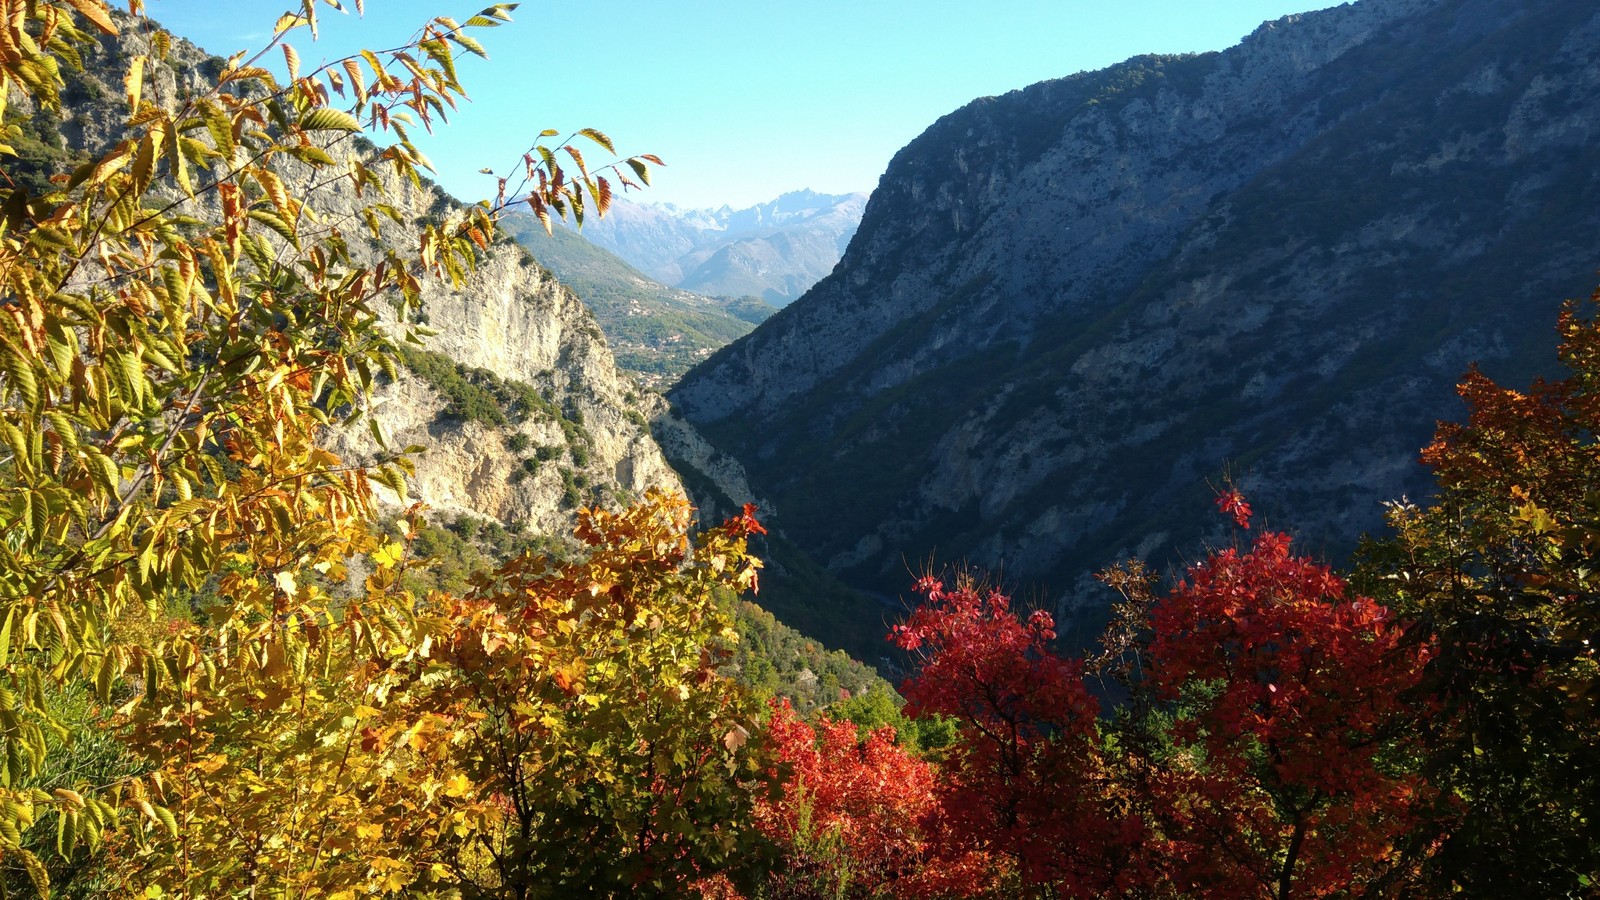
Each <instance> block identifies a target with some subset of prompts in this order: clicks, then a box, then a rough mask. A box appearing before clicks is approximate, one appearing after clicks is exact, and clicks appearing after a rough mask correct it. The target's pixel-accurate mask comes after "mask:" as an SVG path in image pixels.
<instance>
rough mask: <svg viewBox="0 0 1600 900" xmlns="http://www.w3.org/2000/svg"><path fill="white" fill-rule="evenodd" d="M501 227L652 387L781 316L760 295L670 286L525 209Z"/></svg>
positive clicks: (624, 363) (664, 383)
mask: <svg viewBox="0 0 1600 900" xmlns="http://www.w3.org/2000/svg"><path fill="white" fill-rule="evenodd" d="M590 221H591V222H593V221H594V220H590ZM501 227H502V228H503V229H504V230H505V231H506V233H508V234H510V235H511V236H512V237H514V238H515V239H516V240H517V242H518V243H520V244H521V245H522V246H523V248H524V249H526V250H527V251H528V252H530V253H532V254H533V255H534V257H535V258H536V259H538V260H539V262H540V263H541V264H543V265H544V266H546V267H548V268H549V269H550V271H552V272H553V273H555V275H556V277H557V278H559V279H560V280H561V283H562V284H565V285H566V286H568V287H570V288H572V290H573V291H574V292H575V293H576V294H577V295H578V297H579V298H580V299H582V300H583V302H584V305H586V306H588V307H589V309H590V310H591V311H592V312H593V313H594V316H595V320H596V321H598V322H599V323H600V328H601V330H602V331H604V332H605V335H606V341H607V343H609V344H610V345H611V348H612V351H613V352H614V353H616V356H617V365H619V366H621V367H622V368H624V369H626V370H628V371H629V372H631V373H633V374H634V375H635V376H637V377H638V379H639V381H640V382H641V383H643V384H644V385H646V386H647V387H651V388H661V387H665V386H667V385H669V384H671V383H672V382H674V381H676V380H677V379H678V377H679V376H680V375H682V374H683V373H684V372H687V371H688V370H689V368H690V367H692V366H693V365H694V364H695V363H698V362H700V361H702V360H704V359H705V358H706V357H708V356H710V355H711V353H712V351H714V350H716V349H718V348H719V347H722V346H723V345H724V344H727V343H728V342H730V341H732V340H734V339H735V338H738V337H742V336H743V335H745V334H748V333H749V332H750V330H751V329H752V328H754V327H755V326H756V325H758V324H760V323H761V322H763V321H765V320H766V318H767V317H768V316H770V315H772V314H773V313H775V312H777V309H776V308H774V307H772V306H768V305H767V304H766V303H765V302H763V301H762V300H759V299H757V298H756V297H753V296H741V297H707V296H704V295H701V294H696V293H693V292H691V291H685V290H679V289H677V288H670V287H667V286H666V285H663V284H661V283H660V282H657V281H654V280H652V279H650V278H649V277H648V276H646V275H644V274H643V273H641V272H639V270H637V269H635V268H634V267H632V266H630V265H628V264H627V263H626V262H624V261H623V260H622V259H621V258H620V257H618V256H617V255H615V254H613V253H611V252H610V251H608V250H605V249H604V248H602V247H600V246H598V245H596V244H594V243H591V242H589V241H587V240H584V239H583V237H581V236H580V235H578V234H576V233H574V232H573V231H571V230H569V229H566V228H556V229H553V230H552V231H551V233H549V234H546V233H545V230H544V226H543V225H541V224H540V223H539V221H538V219H536V218H534V217H533V216H532V215H531V214H529V213H526V212H522V211H520V210H513V211H512V212H510V213H508V214H507V215H506V217H505V218H504V219H503V220H502V221H501Z"/></svg>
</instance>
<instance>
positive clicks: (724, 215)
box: [583, 190, 867, 306]
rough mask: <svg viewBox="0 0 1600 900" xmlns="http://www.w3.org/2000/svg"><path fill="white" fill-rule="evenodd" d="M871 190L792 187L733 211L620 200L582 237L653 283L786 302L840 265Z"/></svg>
mask: <svg viewBox="0 0 1600 900" xmlns="http://www.w3.org/2000/svg"><path fill="white" fill-rule="evenodd" d="M866 203H867V195H866V194H864V193H856V194H819V193H816V192H815V191H809V190H802V191H793V192H791V193H788V194H784V195H783V196H781V197H779V198H777V199H776V200H772V201H769V202H767V203H762V204H758V205H756V206H751V207H747V208H745V209H733V208H732V207H729V206H723V207H721V208H720V209H681V208H679V207H676V206H673V205H672V204H670V203H665V204H645V203H633V202H631V201H627V200H623V199H620V198H618V199H616V200H615V201H613V203H612V205H611V211H610V213H609V214H607V215H606V216H605V218H601V219H596V218H590V219H589V220H587V221H586V222H585V223H584V226H583V236H584V237H586V238H588V239H589V240H590V241H592V242H593V243H595V244H597V245H599V246H600V247H603V248H605V249H607V250H609V251H611V252H612V253H615V254H616V255H617V256H620V257H622V258H623V259H624V260H627V261H628V262H629V263H631V264H632V265H633V266H634V267H636V268H638V269H639V270H641V271H642V272H644V273H645V274H647V275H649V276H650V277H651V278H654V279H655V280H656V281H658V282H660V283H662V284H664V285H669V286H672V287H676V288H681V289H683V290H686V291H693V292H694V293H697V294H702V295H707V296H721V297H742V296H753V297H759V298H760V299H762V300H764V301H766V302H767V303H770V304H772V305H773V306H783V305H785V304H787V303H789V302H790V301H792V300H794V299H795V298H796V297H799V296H800V295H801V294H803V293H805V292H806V290H807V289H808V288H810V287H811V286H812V285H813V284H816V283H817V282H818V281H820V280H821V279H822V278H823V277H824V276H826V275H827V274H828V273H829V272H831V271H833V267H834V266H835V265H836V264H837V263H838V262H839V257H840V255H841V254H843V253H844V248H845V246H846V245H848V244H849V242H850V238H851V236H852V235H854V234H855V232H856V227H857V225H859V224H860V222H861V214H862V211H863V210H864V209H865V208H866Z"/></svg>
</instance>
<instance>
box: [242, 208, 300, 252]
mask: <svg viewBox="0 0 1600 900" xmlns="http://www.w3.org/2000/svg"><path fill="white" fill-rule="evenodd" d="M250 218H252V219H254V220H256V221H257V222H260V223H261V224H263V225H265V226H267V227H268V228H271V229H272V230H273V231H275V232H277V233H278V236H279V237H281V238H283V239H284V240H286V241H288V242H289V243H290V244H291V245H293V246H294V248H295V249H296V250H298V249H300V237H299V235H297V234H295V232H294V229H293V228H291V227H289V223H288V222H285V221H284V220H282V219H280V218H278V215H277V213H273V212H268V211H267V210H264V209H252V210H250Z"/></svg>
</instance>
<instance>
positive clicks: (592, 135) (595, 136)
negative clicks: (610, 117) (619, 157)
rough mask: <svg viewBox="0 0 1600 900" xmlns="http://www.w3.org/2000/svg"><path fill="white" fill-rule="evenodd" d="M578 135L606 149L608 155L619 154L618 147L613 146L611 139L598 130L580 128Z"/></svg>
mask: <svg viewBox="0 0 1600 900" xmlns="http://www.w3.org/2000/svg"><path fill="white" fill-rule="evenodd" d="M578 133H579V134H581V135H583V136H584V137H586V138H588V139H589V140H591V141H594V142H595V143H596V144H599V145H600V146H602V147H604V148H605V150H606V152H607V153H615V152H617V150H616V147H614V146H612V143H611V138H610V137H607V136H606V134H605V132H603V131H600V130H599V129H597V128H580V129H578Z"/></svg>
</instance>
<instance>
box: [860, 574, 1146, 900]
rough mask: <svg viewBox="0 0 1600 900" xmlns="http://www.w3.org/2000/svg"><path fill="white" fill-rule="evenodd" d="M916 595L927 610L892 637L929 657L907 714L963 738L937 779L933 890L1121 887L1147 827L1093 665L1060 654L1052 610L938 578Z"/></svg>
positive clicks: (909, 692)
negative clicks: (1107, 728) (948, 723)
mask: <svg viewBox="0 0 1600 900" xmlns="http://www.w3.org/2000/svg"><path fill="white" fill-rule="evenodd" d="M917 589H918V591H919V593H921V594H922V595H923V597H924V603H923V605H921V606H920V607H918V608H917V610H916V611H915V612H914V613H913V614H912V616H911V618H910V619H909V621H907V622H906V623H905V624H903V625H900V626H897V627H896V628H895V629H894V632H893V634H892V635H891V637H892V639H893V640H894V642H895V643H896V644H898V645H899V646H900V647H901V648H903V649H905V650H907V651H910V652H912V653H913V654H916V655H917V657H918V658H919V661H920V667H919V669H918V671H917V673H916V674H915V675H914V676H913V677H912V678H911V679H909V680H908V681H907V682H906V684H905V686H904V688H903V689H902V692H903V693H904V694H905V696H906V700H907V712H908V713H909V714H911V715H913V716H928V715H938V716H944V717H947V718H949V719H951V720H953V721H954V723H955V725H956V729H957V733H958V736H959V737H958V740H957V742H956V744H955V745H954V746H952V747H950V748H948V751H947V755H946V757H945V761H944V764H943V767H942V771H941V773H940V777H939V778H938V780H937V782H936V784H935V796H936V797H937V799H938V810H937V812H936V814H935V816H934V820H933V822H932V823H930V830H929V838H930V840H931V842H932V844H933V847H932V850H931V853H932V855H933V856H934V857H935V858H936V859H935V861H933V862H931V863H930V864H929V866H928V868H927V870H926V871H925V873H924V874H923V876H922V879H923V883H924V885H925V890H927V891H929V892H937V893H957V894H979V893H990V892H995V893H998V894H1000V895H1007V896H1016V895H1020V894H1027V895H1040V896H1051V895H1056V894H1060V895H1064V896H1083V897H1088V896H1103V895H1105V894H1107V893H1110V892H1113V891H1114V890H1117V889H1118V886H1119V884H1120V883H1121V882H1122V881H1124V880H1126V879H1127V878H1128V877H1130V875H1131V871H1132V870H1131V869H1130V868H1129V867H1128V866H1127V865H1125V862H1126V857H1127V854H1128V852H1129V848H1131V847H1133V846H1135V845H1137V843H1138V841H1139V839H1140V837H1141V834H1142V825H1141V823H1140V822H1139V821H1138V820H1137V818H1136V817H1132V816H1129V815H1125V814H1124V807H1123V806H1122V805H1121V804H1120V803H1119V801H1118V799H1117V798H1116V797H1115V795H1114V791H1113V785H1112V783H1111V777H1110V776H1111V773H1110V771H1109V769H1108V767H1107V760H1106V757H1105V748H1104V746H1103V744H1102V742H1101V739H1100V732H1099V729H1098V726H1097V716H1098V714H1099V704H1098V702H1097V701H1096V700H1095V698H1094V697H1093V696H1092V695H1091V694H1090V693H1089V690H1088V688H1087V686H1086V685H1085V683H1084V679H1083V663H1082V661H1081V660H1069V659H1065V658H1062V657H1061V656H1059V655H1058V654H1057V653H1055V652H1054V650H1053V649H1052V643H1053V641H1054V639H1055V627H1054V623H1053V621H1052V619H1051V617H1050V615H1049V613H1046V612H1044V611H1042V610H1037V611H1034V612H1032V613H1030V614H1028V615H1026V616H1025V617H1024V616H1019V615H1018V614H1017V613H1016V612H1015V611H1014V610H1013V609H1012V608H1011V601H1010V599H1009V598H1008V597H1007V596H1006V595H1005V594H1003V593H1001V592H1000V591H998V590H994V589H987V590H986V589H982V588H980V587H979V586H978V585H977V584H975V583H973V582H972V581H971V580H970V579H963V580H960V581H958V582H957V583H956V584H955V585H953V586H951V585H946V584H945V583H943V582H942V581H941V580H940V579H937V578H932V577H928V578H924V579H922V581H921V582H919V583H918V585H917Z"/></svg>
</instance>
